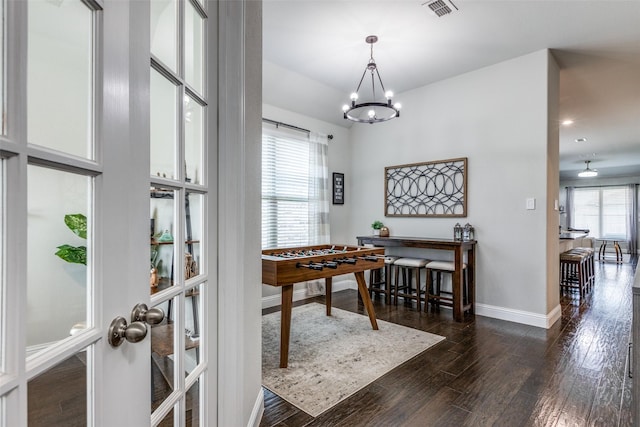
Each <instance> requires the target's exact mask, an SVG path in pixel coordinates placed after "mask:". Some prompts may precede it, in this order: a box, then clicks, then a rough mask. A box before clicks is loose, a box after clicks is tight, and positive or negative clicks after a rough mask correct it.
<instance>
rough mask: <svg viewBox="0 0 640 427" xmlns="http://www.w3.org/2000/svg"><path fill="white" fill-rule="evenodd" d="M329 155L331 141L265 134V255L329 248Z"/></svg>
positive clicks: (277, 131) (294, 134) (276, 132)
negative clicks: (285, 250) (321, 246)
mask: <svg viewBox="0 0 640 427" xmlns="http://www.w3.org/2000/svg"><path fill="white" fill-rule="evenodd" d="M316 139H317V140H316ZM327 149H328V145H327V141H326V138H314V137H312V136H307V135H306V134H304V133H301V132H293V131H292V132H289V131H284V130H280V129H275V130H274V129H270V128H268V127H266V126H265V127H264V128H263V132H262V248H263V249H266V248H284V247H294V246H308V245H317V244H323V243H328V242H329V199H328V194H329V191H328V190H327V188H328V186H329V179H328V167H327V151H328V150H327Z"/></svg>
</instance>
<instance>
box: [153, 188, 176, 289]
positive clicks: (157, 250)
mask: <svg viewBox="0 0 640 427" xmlns="http://www.w3.org/2000/svg"><path fill="white" fill-rule="evenodd" d="M150 194H151V198H150V216H151V254H150V259H151V265H150V278H149V284H150V287H151V294H152V295H153V294H155V293H156V292H158V291H162V290H164V289H167V288H168V287H170V286H173V285H174V279H175V277H174V271H175V245H174V244H173V243H174V242H173V240H174V224H175V207H176V206H175V197H176V192H175V191H174V190H171V189H168V188H161V187H152V188H151V193H150Z"/></svg>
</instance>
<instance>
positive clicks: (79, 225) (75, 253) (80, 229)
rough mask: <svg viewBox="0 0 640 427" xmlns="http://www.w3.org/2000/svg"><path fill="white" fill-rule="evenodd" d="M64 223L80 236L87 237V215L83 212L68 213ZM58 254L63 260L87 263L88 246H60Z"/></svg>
mask: <svg viewBox="0 0 640 427" xmlns="http://www.w3.org/2000/svg"><path fill="white" fill-rule="evenodd" d="M64 223H65V224H66V225H67V227H69V229H70V230H71V231H73V232H74V233H75V234H76V235H77V236H78V237H81V238H83V239H86V238H87V217H86V216H84V215H82V214H68V215H65V216H64ZM57 249H58V251H57V252H56V255H57V256H59V257H60V258H62V259H63V260H65V261H67V262H70V263H74V264H83V265H87V247H86V246H71V245H66V244H65V245H60V246H58V248H57Z"/></svg>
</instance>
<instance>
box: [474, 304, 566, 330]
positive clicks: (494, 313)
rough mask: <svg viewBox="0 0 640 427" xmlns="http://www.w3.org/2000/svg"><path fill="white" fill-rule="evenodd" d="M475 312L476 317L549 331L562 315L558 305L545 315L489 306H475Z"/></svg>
mask: <svg viewBox="0 0 640 427" xmlns="http://www.w3.org/2000/svg"><path fill="white" fill-rule="evenodd" d="M475 311H476V314H477V315H478V316H485V317H491V318H494V319H500V320H506V321H508V322H515V323H522V324H525V325H530V326H536V327H538V328H545V329H549V328H550V327H551V326H552V325H553V324H554V323H555V322H556V321H557V320H558V319H560V316H561V314H562V312H561V309H560V305H559V304H558V305H557V306H556V307H555V308H554V309H553V310H551V311H550V312H549V313H548V314H547V315H544V314H540V313H532V312H530V311H523V310H514V309H512V308H506V307H497V306H495V305H489V304H476V305H475Z"/></svg>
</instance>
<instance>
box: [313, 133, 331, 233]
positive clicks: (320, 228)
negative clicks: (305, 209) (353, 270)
mask: <svg viewBox="0 0 640 427" xmlns="http://www.w3.org/2000/svg"><path fill="white" fill-rule="evenodd" d="M309 142H310V144H309V235H310V236H313V238H314V243H313V244H315V245H322V244H328V243H329V242H330V240H331V236H330V230H329V159H328V157H329V156H328V155H329V140H328V139H327V136H326V135H320V134H311V135H309Z"/></svg>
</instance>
